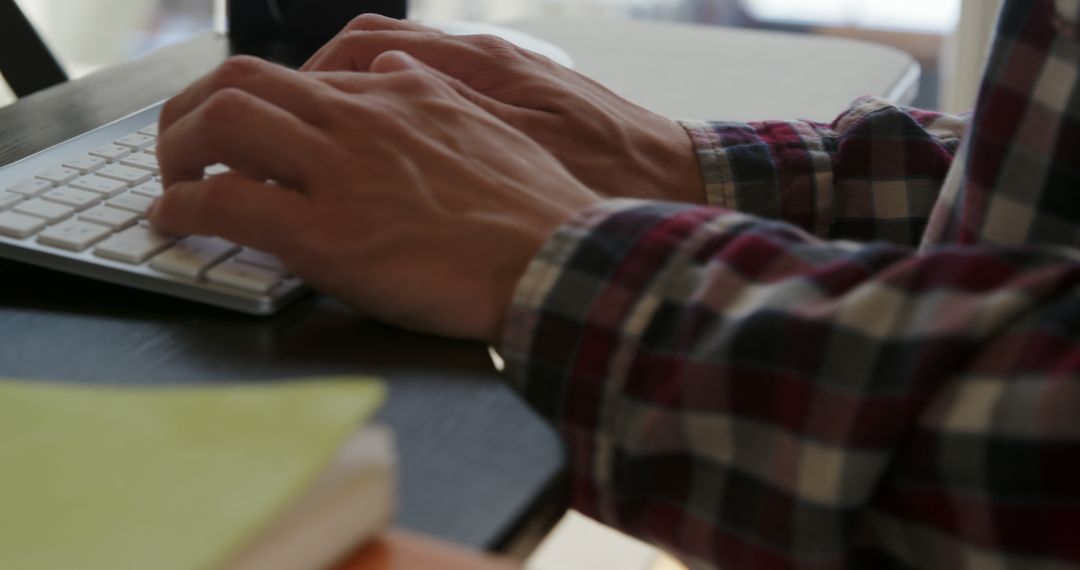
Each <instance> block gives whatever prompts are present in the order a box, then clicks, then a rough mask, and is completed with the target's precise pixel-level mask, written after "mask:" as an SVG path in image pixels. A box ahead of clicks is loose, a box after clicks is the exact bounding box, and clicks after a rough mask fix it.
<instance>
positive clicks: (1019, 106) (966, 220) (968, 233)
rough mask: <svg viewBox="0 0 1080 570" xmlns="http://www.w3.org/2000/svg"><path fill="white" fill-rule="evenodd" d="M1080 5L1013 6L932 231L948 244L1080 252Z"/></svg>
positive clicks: (1058, 1) (1035, 0)
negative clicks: (1058, 247)
mask: <svg viewBox="0 0 1080 570" xmlns="http://www.w3.org/2000/svg"><path fill="white" fill-rule="evenodd" d="M1078 5H1080V2H1078V1H1077V0H1022V1H1020V0H1017V1H1010V2H1007V3H1006V5H1005V7H1004V10H1003V12H1002V14H1001V17H1000V19H999V25H998V30H997V36H996V39H995V42H994V46H993V50H992V52H991V55H990V59H989V63H988V64H987V68H986V73H985V75H984V76H983V84H982V88H981V91H980V93H979V102H978V105H977V106H976V109H975V116H974V118H973V120H972V126H971V129H970V130H971V132H970V134H969V136H968V138H967V139H966V140H965V143H964V146H963V150H962V151H961V156H960V157H959V158H958V159H957V161H956V165H955V168H954V169H953V171H952V172H950V174H949V177H948V182H947V183H946V185H945V188H944V189H943V190H942V196H941V200H940V201H939V202H938V204H937V207H936V208H935V209H934V212H933V216H932V221H931V222H930V224H929V227H928V229H927V232H926V237H925V240H924V242H925V243H924V247H932V246H934V245H937V244H939V243H946V242H954V243H956V242H958V243H987V244H997V245H1015V244H1023V243H1055V244H1059V245H1067V246H1072V247H1076V246H1080V89H1078V87H1080V25H1078V24H1077V22H1078V15H1080V8H1078Z"/></svg>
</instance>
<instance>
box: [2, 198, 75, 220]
mask: <svg viewBox="0 0 1080 570" xmlns="http://www.w3.org/2000/svg"><path fill="white" fill-rule="evenodd" d="M12 210H14V211H16V212H19V213H20V214H27V215H30V216H36V217H38V218H42V219H44V220H45V221H47V222H49V223H50V224H55V223H56V222H59V221H60V220H62V219H64V218H66V217H68V216H70V215H71V214H73V213H75V210H74V209H73V208H71V207H68V206H65V205H63V204H57V203H56V202H49V201H47V200H42V199H41V198H33V199H30V200H27V201H25V202H20V203H18V204H16V205H15V207H14V208H12Z"/></svg>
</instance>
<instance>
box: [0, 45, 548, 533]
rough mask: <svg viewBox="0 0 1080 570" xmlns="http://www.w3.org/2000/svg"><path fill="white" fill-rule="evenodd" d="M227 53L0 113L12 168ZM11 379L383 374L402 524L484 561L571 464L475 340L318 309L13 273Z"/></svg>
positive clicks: (204, 53)
mask: <svg viewBox="0 0 1080 570" xmlns="http://www.w3.org/2000/svg"><path fill="white" fill-rule="evenodd" d="M227 53H228V47H227V44H226V42H225V41H224V40H222V39H221V38H220V37H217V36H214V35H205V36H201V37H199V38H196V39H195V40H192V41H189V42H187V43H184V44H180V45H176V46H173V47H169V48H165V49H164V50H162V51H160V52H157V53H155V54H154V55H151V56H150V57H148V58H146V59H144V60H140V61H138V62H134V63H131V64H127V65H124V66H120V67H117V68H113V69H110V70H106V71H104V72H101V73H98V74H95V75H92V76H90V77H87V78H84V79H82V80H79V81H75V82H71V83H68V84H65V85H60V86H58V87H55V88H52V89H49V90H46V91H42V92H40V93H37V94H35V95H33V96H30V97H28V98H26V99H23V100H20V101H18V102H17V103H15V104H13V105H11V106H9V107H6V108H0V165H3V164H8V163H10V162H12V161H14V160H17V159H19V158H21V157H24V156H27V155H29V154H31V153H33V152H36V151H38V150H41V149H44V148H47V147H49V146H51V145H53V144H55V143H57V142H60V141H62V140H65V139H67V138H70V137H71V136H74V135H76V134H78V133H80V132H83V131H85V130H87V129H90V128H93V127H95V126H98V125H101V124H104V123H106V122H108V121H110V120H113V119H116V118H118V117H121V116H123V115H126V114H128V113H130V112H133V111H136V110H138V109H140V108H142V107H145V106H147V105H149V104H152V103H154V102H156V101H158V100H161V99H163V98H165V97H167V96H169V95H171V94H172V93H174V92H176V91H177V90H178V89H180V88H181V87H183V86H184V85H186V84H187V83H189V82H190V81H191V80H193V79H195V78H196V77H198V76H200V75H201V74H203V73H205V72H206V71H208V70H210V69H212V68H213V67H214V66H215V65H216V64H217V63H218V62H220V61H221V60H222V59H223V58H224V57H225V56H226V55H227ZM0 276H2V279H3V281H2V282H3V285H0V291H2V294H0V376H3V377H19V378H48V379H61V380H69V381H77V382H101V383H103V382H134V383H170V382H221V381H260V382H261V381H273V380H275V379H281V378H291V377H301V376H318V375H326V374H371V375H378V376H381V377H383V378H385V379H386V380H387V381H388V384H389V387H390V399H389V402H388V403H387V405H386V407H385V408H384V409H383V410H382V412H381V413H380V416H379V417H380V420H381V421H382V422H385V423H386V424H389V425H390V426H392V427H393V428H394V430H395V432H396V435H397V438H398V450H399V454H400V466H401V491H400V507H399V514H398V519H397V524H398V525H400V526H402V527H405V528H408V529H411V530H415V531H419V532H423V533H426V534H430V535H433V536H436V537H440V538H443V539H447V540H450V541H453V542H457V543H461V544H464V545H468V546H472V547H475V548H482V549H490V548H494V547H497V546H499V545H500V544H501V543H502V541H504V540H506V539H507V538H509V535H510V534H511V533H512V531H513V530H514V529H515V525H517V524H518V523H519V522H521V520H522V519H523V518H524V517H525V515H526V514H527V513H528V512H529V511H530V509H531V508H532V507H533V506H534V505H535V503H536V502H537V500H538V499H539V498H540V497H541V495H542V493H543V492H544V491H545V489H546V488H547V487H548V486H549V485H550V484H551V482H552V481H553V480H554V479H555V477H556V476H557V474H558V472H559V471H560V469H561V465H562V452H561V448H560V446H559V443H558V440H557V438H556V437H555V434H554V433H553V432H552V430H551V429H550V428H549V427H548V426H547V425H545V424H544V423H543V422H542V421H541V420H540V419H539V418H538V417H537V416H536V415H535V414H533V413H532V411H531V410H530V409H528V408H527V407H526V405H525V404H524V403H522V402H521V400H519V399H518V398H517V396H516V395H515V394H513V392H512V391H511V390H510V389H509V388H507V387H506V386H505V385H504V384H503V383H502V381H501V379H500V378H499V376H498V375H497V374H496V373H495V371H494V370H493V369H492V366H491V363H490V361H489V359H488V356H487V353H486V350H485V348H484V347H483V346H481V345H479V344H475V343H468V342H459V341H451V340H447V339H442V338H437V337H431V336H425V335H419V334H414V333H409V332H406V331H402V330H398V329H395V328H392V327H388V326H386V325H382V324H379V323H376V322H373V321H371V320H367V319H364V318H363V317H362V316H360V315H358V314H357V313H355V312H354V311H352V310H350V309H349V308H347V307H345V306H342V305H341V304H340V303H337V302H336V301H334V300H332V299H329V298H325V297H320V296H314V295H313V296H312V297H310V298H307V299H305V300H303V301H301V302H300V303H298V304H296V305H294V306H291V307H290V308H288V309H286V310H285V311H284V312H282V313H280V314H278V315H275V316H273V317H268V318H260V317H249V316H245V315H240V314H236V313H231V312H228V311H224V310H219V309H215V308H212V307H205V306H201V305H197V304H194V303H188V302H184V301H179V300H174V299H171V298H167V297H161V296H158V295H153V294H150V293H143V292H140V291H136V290H131V289H126V288H122V287H116V286H112V285H108V284H104V283H98V282H95V281H90V280H86V279H81V278H77V277H72V276H69V275H66V274H62V273H56V272H52V271H47V270H41V269H37V268H35V267H31V266H27V265H22V264H18V263H14V262H5V261H0Z"/></svg>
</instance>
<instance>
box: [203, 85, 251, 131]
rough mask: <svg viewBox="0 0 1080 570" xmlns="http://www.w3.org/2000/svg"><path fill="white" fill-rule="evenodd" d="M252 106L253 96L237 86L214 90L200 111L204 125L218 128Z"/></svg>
mask: <svg viewBox="0 0 1080 570" xmlns="http://www.w3.org/2000/svg"><path fill="white" fill-rule="evenodd" d="M251 106H252V96H251V95H248V94H247V93H246V92H244V91H242V90H240V89H237V88H235V87H226V88H223V89H220V90H218V91H216V92H214V94H213V95H211V96H210V97H209V98H207V99H206V102H205V103H203V105H202V112H201V113H200V115H201V118H202V122H203V126H204V127H210V128H218V127H222V126H225V125H227V124H228V123H229V122H230V121H231V120H232V119H233V118H235V117H236V116H237V115H238V114H242V113H244V112H246V111H247V110H248V109H250V108H251Z"/></svg>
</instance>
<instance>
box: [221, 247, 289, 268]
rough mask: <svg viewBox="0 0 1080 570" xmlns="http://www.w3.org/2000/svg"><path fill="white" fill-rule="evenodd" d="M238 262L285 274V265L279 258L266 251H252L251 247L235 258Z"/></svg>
mask: <svg viewBox="0 0 1080 570" xmlns="http://www.w3.org/2000/svg"><path fill="white" fill-rule="evenodd" d="M233 259H235V260H236V261H239V262H240V263H246V264H248V265H255V266H257V267H262V268H264V269H271V270H273V271H279V272H281V273H285V265H284V264H282V263H281V260H280V259H278V258H277V257H275V256H273V255H270V254H269V253H266V252H265V251H259V250H257V249H251V248H250V247H246V248H244V251H241V252H240V253H238V254H237V255H236V257H234V258H233Z"/></svg>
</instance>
